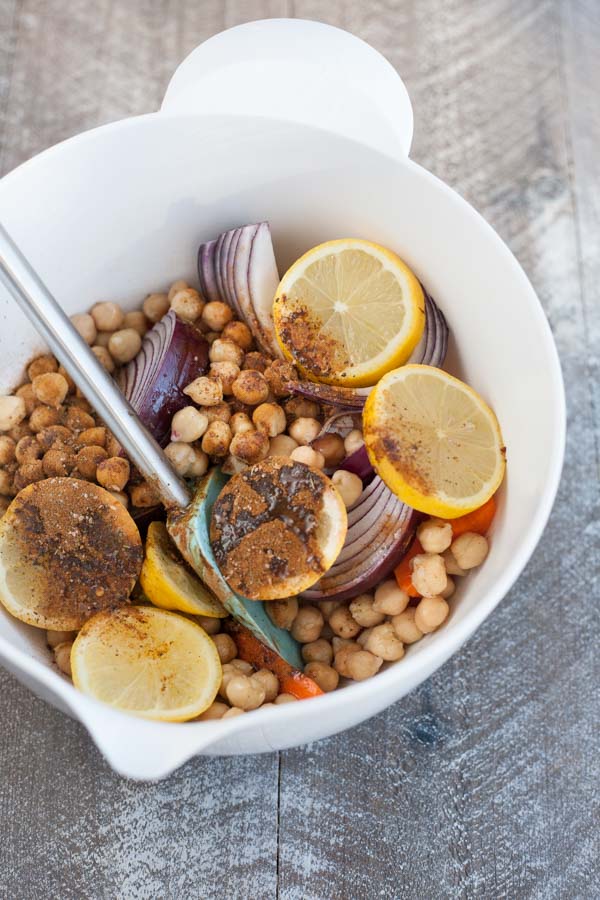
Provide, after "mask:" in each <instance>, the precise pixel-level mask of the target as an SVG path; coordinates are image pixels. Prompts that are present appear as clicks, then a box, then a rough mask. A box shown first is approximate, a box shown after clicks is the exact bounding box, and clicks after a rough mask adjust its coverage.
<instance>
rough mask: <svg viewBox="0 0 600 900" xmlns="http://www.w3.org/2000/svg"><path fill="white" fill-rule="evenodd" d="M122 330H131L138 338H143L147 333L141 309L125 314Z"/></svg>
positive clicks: (146, 322) (146, 323)
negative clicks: (135, 332)
mask: <svg viewBox="0 0 600 900" xmlns="http://www.w3.org/2000/svg"><path fill="white" fill-rule="evenodd" d="M123 328H133V329H134V331H137V333H138V334H139V336H140V337H144V335H145V334H146V332H147V331H148V319H147V318H146V316H145V315H144V313H143V312H142V311H141V309H134V310H133V311H132V312H128V313H125V318H124V319H123Z"/></svg>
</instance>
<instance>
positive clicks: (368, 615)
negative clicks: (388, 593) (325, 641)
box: [332, 594, 385, 628]
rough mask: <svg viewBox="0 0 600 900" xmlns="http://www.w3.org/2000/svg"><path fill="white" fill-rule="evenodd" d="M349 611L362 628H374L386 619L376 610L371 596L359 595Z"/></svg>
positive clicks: (352, 602)
mask: <svg viewBox="0 0 600 900" xmlns="http://www.w3.org/2000/svg"><path fill="white" fill-rule="evenodd" d="M349 609H350V614H351V615H352V618H353V619H354V621H355V622H357V623H358V624H359V625H360V626H361V628H373V626H374V625H380V624H381V623H382V622H383V620H384V619H385V615H384V613H382V612H379V610H377V609H375V601H374V599H373V597H372V596H371V594H359V596H358V597H355V598H354V600H352V601H351V603H350V606H349ZM332 627H333V626H332Z"/></svg>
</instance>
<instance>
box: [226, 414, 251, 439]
mask: <svg viewBox="0 0 600 900" xmlns="http://www.w3.org/2000/svg"><path fill="white" fill-rule="evenodd" d="M229 427H230V428H231V433H232V434H243V433H244V432H245V431H254V425H253V424H252V420H251V418H250V416H248V415H247V414H246V413H243V412H238V413H234V415H233V416H232V417H231V420H230V422H229Z"/></svg>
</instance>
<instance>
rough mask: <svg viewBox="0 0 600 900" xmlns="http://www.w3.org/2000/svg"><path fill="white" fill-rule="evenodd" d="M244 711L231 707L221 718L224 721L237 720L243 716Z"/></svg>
mask: <svg viewBox="0 0 600 900" xmlns="http://www.w3.org/2000/svg"><path fill="white" fill-rule="evenodd" d="M243 715H244V710H243V709H239V707H237V706H231V707H230V708H229V709H228V710H227V712H226V713H223V715H222V716H221V718H222V719H235V717H236V716H243Z"/></svg>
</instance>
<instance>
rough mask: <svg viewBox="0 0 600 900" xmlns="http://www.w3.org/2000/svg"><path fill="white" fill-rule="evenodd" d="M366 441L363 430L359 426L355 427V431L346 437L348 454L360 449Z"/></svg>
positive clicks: (345, 445)
mask: <svg viewBox="0 0 600 900" xmlns="http://www.w3.org/2000/svg"><path fill="white" fill-rule="evenodd" d="M364 442H365V440H364V438H363V433H362V431H361V430H360V429H359V428H355V429H353V431H351V432H350V433H349V434H347V435H346V437H345V438H344V450H345V451H346V456H350V455H351V454H352V453H355V452H356V451H357V450H360V448H361V447H362V446H363V444H364Z"/></svg>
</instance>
